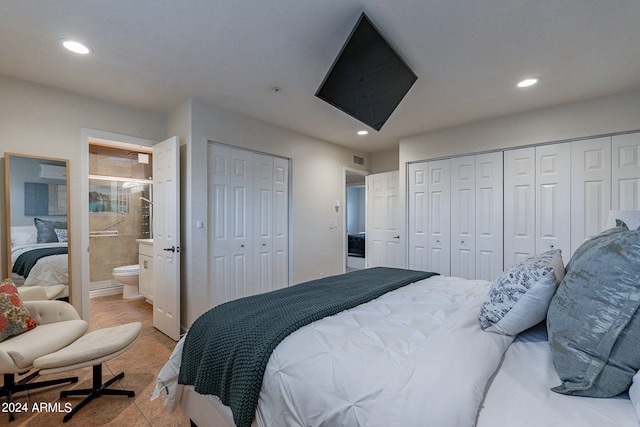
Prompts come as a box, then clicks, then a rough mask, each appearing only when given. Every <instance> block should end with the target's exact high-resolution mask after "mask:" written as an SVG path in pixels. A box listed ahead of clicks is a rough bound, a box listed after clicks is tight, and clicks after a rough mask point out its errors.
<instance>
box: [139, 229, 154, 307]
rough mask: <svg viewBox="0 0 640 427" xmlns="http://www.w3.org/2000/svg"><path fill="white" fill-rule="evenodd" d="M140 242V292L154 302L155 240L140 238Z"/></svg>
mask: <svg viewBox="0 0 640 427" xmlns="http://www.w3.org/2000/svg"><path fill="white" fill-rule="evenodd" d="M138 243H139V246H138V261H139V263H140V278H139V285H138V287H139V292H140V295H142V296H144V297H145V298H146V299H147V301H148V302H150V303H153V291H154V281H153V242H152V241H150V239H140V240H139V241H138Z"/></svg>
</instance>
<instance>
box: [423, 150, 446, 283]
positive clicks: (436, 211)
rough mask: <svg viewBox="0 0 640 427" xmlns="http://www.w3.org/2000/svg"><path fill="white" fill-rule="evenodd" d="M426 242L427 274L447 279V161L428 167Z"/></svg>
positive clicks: (430, 164) (434, 162) (439, 161)
mask: <svg viewBox="0 0 640 427" xmlns="http://www.w3.org/2000/svg"><path fill="white" fill-rule="evenodd" d="M427 179H428V181H427V182H428V193H427V197H428V202H427V206H428V217H427V224H428V233H429V235H428V238H427V245H428V246H427V250H428V255H427V260H428V268H427V270H429V271H434V272H436V273H440V274H442V275H443V276H450V275H451V160H449V159H446V160H437V161H433V162H429V163H428V167H427Z"/></svg>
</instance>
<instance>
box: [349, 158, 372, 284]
mask: <svg viewBox="0 0 640 427" xmlns="http://www.w3.org/2000/svg"><path fill="white" fill-rule="evenodd" d="M366 174H367V173H366V172H364V171H358V170H354V169H346V168H345V171H344V175H345V179H344V182H345V187H344V188H345V190H344V200H345V208H344V219H343V223H344V227H345V245H344V265H345V267H344V271H345V272H346V273H348V272H350V271H354V270H360V269H363V268H365V266H366V250H365V248H366V218H367V203H366V193H367V192H366V185H365V177H366Z"/></svg>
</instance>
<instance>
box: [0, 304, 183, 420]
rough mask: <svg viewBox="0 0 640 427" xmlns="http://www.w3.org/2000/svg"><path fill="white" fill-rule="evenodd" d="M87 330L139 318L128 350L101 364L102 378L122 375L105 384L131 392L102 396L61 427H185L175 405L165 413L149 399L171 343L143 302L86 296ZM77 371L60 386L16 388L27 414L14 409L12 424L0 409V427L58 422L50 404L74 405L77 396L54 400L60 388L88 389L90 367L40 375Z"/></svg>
mask: <svg viewBox="0 0 640 427" xmlns="http://www.w3.org/2000/svg"><path fill="white" fill-rule="evenodd" d="M90 314H91V319H90V326H89V328H90V330H94V329H100V328H106V327H109V326H115V325H119V324H123V323H128V322H135V321H139V322H142V324H143V328H142V336H141V337H140V339H139V340H138V342H136V343H135V344H134V346H133V347H131V348H130V349H129V350H128V351H126V352H125V353H123V354H121V355H120V356H118V357H115V358H113V359H111V360H109V361H107V362H106V363H103V365H102V373H103V380H104V381H107V380H109V379H110V378H111V377H113V376H114V375H117V374H118V373H120V372H122V371H124V374H125V376H124V378H123V379H122V380H120V381H117V382H116V383H115V384H113V385H112V386H111V388H119V389H126V390H133V391H135V393H136V395H135V397H133V398H129V397H126V396H102V397H99V398H97V399H95V400H93V401H92V402H90V403H89V404H88V405H87V406H85V407H84V408H82V409H81V410H80V411H79V412H78V413H77V414H75V415H74V416H73V418H72V419H71V420H70V421H69V422H67V423H65V424H64V425H65V426H82V427H94V426H95V427H98V426H118V427H119V426H123V427H124V426H126V427H131V426H153V427H160V426H163V427H165V426H166V427H179V426H189V419H188V418H187V417H185V416H183V415H182V413H181V412H180V409H179V408H178V409H177V410H176V411H175V412H174V413H173V414H169V413H168V412H167V411H166V410H165V409H164V407H163V403H162V398H158V399H156V400H154V401H151V400H150V399H151V393H152V392H153V389H154V387H155V379H156V375H157V374H158V372H159V371H160V369H161V368H162V366H163V365H164V363H165V362H166V361H167V360H168V358H169V355H170V354H171V351H172V350H173V347H174V346H175V344H176V343H175V342H174V341H173V340H171V339H170V338H169V337H167V336H165V335H164V334H162V333H161V332H159V331H158V330H157V329H155V328H154V327H153V325H152V314H153V313H152V306H151V305H150V304H148V303H146V302H144V301H125V300H123V299H122V297H121V295H113V296H106V297H99V298H93V299H91V300H90ZM75 375H77V376H78V378H79V381H78V382H77V383H75V384H63V385H59V386H54V387H49V388H45V389H40V390H33V391H29V392H22V393H18V394H16V396H14V401H15V402H20V403H22V404H25V403H26V404H27V408H28V412H26V413H17V414H16V419H15V421H13V422H12V423H9V422H8V414H6V413H0V426H5V425H6V426H15V427H48V426H61V425H63V423H62V418H63V417H64V415H65V413H64V412H56V410H57V407H56V404H59V405H58V406H60V407H61V408H62V409H64V406H65V403H67V402H69V403H71V404H72V405H73V406H75V405H76V404H77V403H78V402H80V401H81V399H82V397H71V396H70V397H68V398H63V399H60V397H59V396H60V391H61V390H67V389H82V388H91V382H92V369H91V368H90V367H87V368H83V369H78V370H75V371H69V372H64V373H60V374H57V375H47V376H46V377H45V376H43V377H42V379H43V380H45V379H53V378H57V377H59V378H63V377H68V376H75ZM2 401H4V399H2ZM43 403H44V404H45V406H47V404H50V405H48V406H49V409H53V411H50V412H49V411H48V410H46V409H44V410H43V411H41V412H38V411H35V412H34V411H33V410H32V409H33V405H34V404H36V405H41V404H43Z"/></svg>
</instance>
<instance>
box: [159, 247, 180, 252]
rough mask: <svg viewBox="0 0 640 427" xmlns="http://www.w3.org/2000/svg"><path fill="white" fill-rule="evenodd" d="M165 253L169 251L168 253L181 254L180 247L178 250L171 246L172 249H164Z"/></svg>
mask: <svg viewBox="0 0 640 427" xmlns="http://www.w3.org/2000/svg"><path fill="white" fill-rule="evenodd" d="M163 251H167V252H180V247H179V246H178V247H177V248H176V247H175V246H171V247H170V248H164V249H163Z"/></svg>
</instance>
